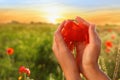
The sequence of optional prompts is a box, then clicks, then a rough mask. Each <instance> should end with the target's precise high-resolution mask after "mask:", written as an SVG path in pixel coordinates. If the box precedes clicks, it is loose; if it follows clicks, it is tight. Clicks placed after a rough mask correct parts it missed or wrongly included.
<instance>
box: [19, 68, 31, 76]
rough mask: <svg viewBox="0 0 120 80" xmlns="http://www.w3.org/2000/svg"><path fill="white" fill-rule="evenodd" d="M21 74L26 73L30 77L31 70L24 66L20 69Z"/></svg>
mask: <svg viewBox="0 0 120 80" xmlns="http://www.w3.org/2000/svg"><path fill="white" fill-rule="evenodd" d="M19 73H26V74H27V75H28V76H30V70H29V68H26V67H24V66H21V67H20V68H19Z"/></svg>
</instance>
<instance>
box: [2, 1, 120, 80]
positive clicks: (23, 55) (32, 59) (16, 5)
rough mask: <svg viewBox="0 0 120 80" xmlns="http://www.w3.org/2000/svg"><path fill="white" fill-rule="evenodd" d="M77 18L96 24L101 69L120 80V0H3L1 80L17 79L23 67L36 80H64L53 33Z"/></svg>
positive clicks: (114, 78)
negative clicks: (60, 26) (20, 68)
mask: <svg viewBox="0 0 120 80" xmlns="http://www.w3.org/2000/svg"><path fill="white" fill-rule="evenodd" d="M76 16H80V17H82V18H84V19H85V20H87V21H88V22H90V23H94V24H96V26H97V31H98V33H99V35H100V38H101V40H102V50H101V55H100V57H99V66H100V68H101V69H102V70H103V71H104V72H105V73H106V74H107V75H108V76H109V77H110V78H111V79H112V80H120V0H109V1H108V0H0V80H17V79H18V77H19V76H20V74H19V67H20V66H26V67H28V68H29V69H30V71H31V74H30V78H32V79H34V80H64V76H63V72H62V71H61V68H60V66H59V64H58V63H57V61H56V58H55V56H54V55H53V52H52V50H51V46H52V39H53V33H54V31H55V30H56V28H57V27H58V25H59V24H60V23H61V22H62V21H63V20H66V19H74V18H75V17H76ZM83 80H85V79H84V77H83Z"/></svg>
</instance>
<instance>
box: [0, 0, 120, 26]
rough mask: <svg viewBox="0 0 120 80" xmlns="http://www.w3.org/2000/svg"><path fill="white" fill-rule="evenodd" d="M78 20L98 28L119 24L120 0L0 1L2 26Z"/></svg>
mask: <svg viewBox="0 0 120 80" xmlns="http://www.w3.org/2000/svg"><path fill="white" fill-rule="evenodd" d="M76 16H80V17H82V18H84V19H86V20H87V21H89V22H92V23H95V24H120V0H109V1H107V0H99V1H98V0H0V23H7V22H11V21H12V20H14V21H19V22H23V23H29V22H31V21H33V22H48V23H59V22H61V21H63V20H65V19H74V18H75V17H76Z"/></svg>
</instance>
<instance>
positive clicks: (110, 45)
mask: <svg viewBox="0 0 120 80" xmlns="http://www.w3.org/2000/svg"><path fill="white" fill-rule="evenodd" d="M105 45H106V47H109V48H111V47H112V46H113V44H112V42H111V41H106V42H105Z"/></svg>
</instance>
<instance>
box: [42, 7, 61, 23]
mask: <svg viewBox="0 0 120 80" xmlns="http://www.w3.org/2000/svg"><path fill="white" fill-rule="evenodd" d="M43 11H44V12H45V18H46V19H47V22H49V23H53V24H56V23H57V20H58V19H59V18H61V16H62V15H61V13H62V11H61V8H59V7H58V6H51V7H44V8H43Z"/></svg>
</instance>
